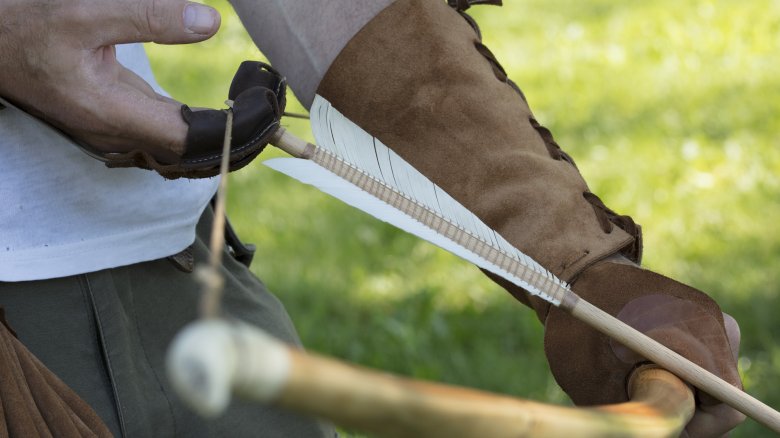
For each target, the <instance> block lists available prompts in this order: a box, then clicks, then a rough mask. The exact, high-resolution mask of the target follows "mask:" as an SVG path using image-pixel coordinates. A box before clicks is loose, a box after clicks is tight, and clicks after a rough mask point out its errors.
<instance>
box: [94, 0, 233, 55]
mask: <svg viewBox="0 0 780 438" xmlns="http://www.w3.org/2000/svg"><path fill="white" fill-rule="evenodd" d="M94 1H96V2H98V3H105V0H94ZM119 3H120V4H119V5H118V7H109V8H106V7H105V6H103V7H100V9H101V10H103V11H104V15H105V16H104V17H103V20H100V21H99V22H100V23H101V26H100V27H101V29H102V30H103V32H101V35H100V39H101V41H98V42H97V44H98V45H100V46H103V45H113V44H123V43H136V42H155V43H161V44H186V43H195V42H199V41H203V40H206V39H208V38H210V37H211V36H212V35H214V34H215V33H216V32H217V30H218V29H219V25H220V22H221V18H220V15H219V12H217V10H216V9H214V8H212V7H210V6H206V5H203V4H200V3H195V2H190V1H186V0H121V1H120V2H119Z"/></svg>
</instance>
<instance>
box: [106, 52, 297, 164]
mask: <svg viewBox="0 0 780 438" xmlns="http://www.w3.org/2000/svg"><path fill="white" fill-rule="evenodd" d="M286 91H287V85H286V81H285V79H284V77H283V76H281V75H280V74H279V73H278V72H276V70H274V69H272V68H271V66H269V65H268V64H264V63H261V62H252V61H245V62H243V63H242V64H241V66H240V67H239V69H238V71H237V73H236V75H235V77H234V79H233V82H232V84H231V86H230V91H229V93H228V97H229V98H230V100H232V101H233V109H232V110H233V131H232V141H231V148H230V165H229V169H230V171H231V172H232V171H234V170H238V169H240V168H242V167H244V166H246V165H247V164H249V163H250V162H251V161H252V160H253V159H254V158H255V157H256V156H257V155H259V154H260V152H262V151H263V149H264V148H265V146H266V145H267V144H268V141H269V140H270V138H271V136H272V135H273V134H274V132H276V130H277V129H278V128H279V122H280V120H281V117H282V114H283V113H284V106H285V104H286V98H285V95H286ZM181 114H182V118H183V119H184V121H185V122H186V123H187V125H188V126H189V130H188V131H187V140H186V144H185V152H184V154H183V155H182V156H181V157H180V159H179V161H178V162H176V163H165V162H161V161H160V160H157V159H156V158H155V157H153V156H152V155H151V154H149V153H148V152H145V151H140V150H136V151H132V152H129V153H126V154H112V155H111V158H110V159H107V160H106V165H107V166H108V167H140V168H144V169H151V170H154V171H156V172H158V173H159V174H160V175H162V176H163V177H165V178H168V179H176V178H208V177H212V176H215V175H217V174H219V165H220V162H221V160H222V144H223V141H224V136H225V124H226V121H227V112H226V111H225V110H213V109H206V110H193V109H192V108H190V107H188V106H187V105H183V106H182V108H181Z"/></svg>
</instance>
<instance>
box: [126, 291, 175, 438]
mask: <svg viewBox="0 0 780 438" xmlns="http://www.w3.org/2000/svg"><path fill="white" fill-rule="evenodd" d="M130 306H131V309H132V312H133V317H132V320H133V325H134V326H135V332H136V334H137V335H138V339H139V341H140V342H139V344H140V347H141V351H142V352H143V355H144V360H146V365H147V366H148V367H149V370H151V372H152V375H153V376H154V380H155V382H157V386H158V388H159V389H160V393H161V394H162V396H163V398H164V399H165V403H166V404H167V405H168V411H169V413H170V415H171V422H172V423H173V436H176V435H177V433H176V430H177V429H178V427H177V426H176V416H175V415H174V413H173V405H172V404H171V400H170V399H169V398H168V393H167V392H166V391H165V388H164V387H163V385H162V382H161V381H160V376H158V375H157V371H155V369H154V367H153V366H152V361H150V360H149V356H148V355H147V354H146V347H145V346H144V339H143V336H142V335H141V330H140V328H139V327H138V318H136V317H135V313H136V312H135V299H134V295H133V294H132V293H131V294H130Z"/></svg>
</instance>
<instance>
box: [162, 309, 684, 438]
mask: <svg viewBox="0 0 780 438" xmlns="http://www.w3.org/2000/svg"><path fill="white" fill-rule="evenodd" d="M168 365H169V375H170V378H171V381H172V382H173V383H174V386H175V388H176V389H177V390H178V391H179V393H180V395H181V396H182V398H183V399H184V400H185V401H186V402H188V403H190V404H191V405H192V406H193V407H194V408H196V410H199V411H200V412H201V413H203V414H205V415H212V416H213V415H217V414H219V412H220V411H221V410H222V409H224V408H225V407H226V405H227V402H228V398H229V394H230V393H231V392H234V393H236V394H237V395H240V396H243V397H244V398H248V399H251V400H254V401H259V402H263V403H271V404H274V405H276V406H280V407H284V408H287V409H290V410H294V411H297V412H299V413H303V414H307V415H312V416H316V417H319V418H325V419H328V420H330V421H332V422H334V423H336V424H338V425H340V426H343V427H346V428H350V429H356V430H360V431H364V432H368V433H371V434H372V436H378V437H426V436H448V437H455V438H457V437H460V438H472V437H473V438H476V437H485V436H490V437H495V438H502V437H518V436H528V437H546V436H566V435H569V436H578V437H609V436H621V437H671V436H678V435H679V433H680V431H681V430H682V429H683V428H684V427H685V425H686V424H687V422H688V420H689V419H690V418H691V416H692V415H693V411H694V401H693V395H692V393H691V391H690V389H689V388H688V387H687V386H686V385H685V384H684V383H683V382H682V381H680V380H679V379H677V378H676V377H675V376H674V375H672V374H670V373H668V372H666V371H664V370H661V369H658V368H655V369H649V370H643V371H641V372H639V373H638V375H637V376H636V377H635V378H633V379H632V387H631V393H632V401H631V402H628V403H623V404H617V405H609V406H601V407H595V408H587V409H585V408H568V407H561V406H553V405H546V404H542V403H537V402H533V401H527V400H521V399H517V398H512V397H508V396H504V395H497V394H491V393H488V392H484V391H478V390H473V389H468V388H462V387H455V386H448V385H443V384H437V383H430V382H423V381H418V380H412V379H406V378H401V377H396V376H392V375H389V374H385V373H379V372H376V371H372V370H369V369H367V368H362V367H357V366H353V365H349V364H346V363H344V362H341V361H337V360H334V359H329V358H325V357H323V356H319V355H316V354H307V353H304V352H302V351H300V350H297V349H292V348H289V347H287V346H285V345H283V344H281V343H279V342H278V341H275V340H274V339H272V338H271V337H269V336H268V335H267V334H265V333H263V332H262V331H261V330H259V329H257V328H254V327H250V326H247V325H244V324H240V323H228V322H225V321H219V320H210V321H201V322H198V323H195V324H193V325H191V326H190V327H188V328H186V329H185V330H184V331H183V332H182V333H181V334H180V335H179V336H177V338H176V339H175V340H174V343H173V346H172V348H171V353H170V354H169V358H168Z"/></svg>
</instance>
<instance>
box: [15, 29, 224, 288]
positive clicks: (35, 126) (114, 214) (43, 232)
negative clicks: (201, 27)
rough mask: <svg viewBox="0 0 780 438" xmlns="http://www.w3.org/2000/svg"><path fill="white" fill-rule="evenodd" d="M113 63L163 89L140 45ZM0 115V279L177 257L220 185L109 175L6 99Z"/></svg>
mask: <svg viewBox="0 0 780 438" xmlns="http://www.w3.org/2000/svg"><path fill="white" fill-rule="evenodd" d="M117 58H118V59H119V60H120V62H121V63H122V64H123V65H125V66H126V67H128V68H129V69H131V70H133V71H134V72H136V73H137V74H138V75H140V76H141V77H142V78H144V79H145V80H146V81H147V82H149V83H150V84H151V85H152V86H153V87H154V88H155V89H156V90H157V91H158V92H160V93H161V92H162V90H161V89H160V87H159V85H157V83H156V82H155V80H154V77H153V75H152V71H151V69H150V67H149V61H148V59H147V57H146V53H145V52H144V49H143V46H142V45H140V44H133V45H127V46H119V47H117ZM2 104H3V105H5V106H6V108H5V109H0V281H24V280H41V279H46V278H56V277H64V276H69V275H75V274H81V273H86V272H94V271H98V270H101V269H106V268H113V267H118V266H124V265H129V264H133V263H138V262H142V261H147V260H154V259H158V258H162V257H167V256H169V255H172V254H175V253H177V252H179V251H181V250H182V249H184V248H186V247H187V246H188V245H190V244H192V242H193V241H194V239H195V225H196V223H197V221H198V218H199V217H200V215H201V213H202V212H203V210H204V208H205V207H206V205H207V204H208V202H209V200H210V199H211V197H212V196H213V194H214V192H215V190H216V186H217V178H210V179H201V180H187V179H179V180H174V181H167V180H165V179H163V178H162V177H161V176H159V175H158V174H156V173H154V172H151V171H147V170H141V169H108V168H107V167H106V166H105V165H104V164H103V163H101V162H99V161H96V160H94V159H92V158H90V157H89V156H87V155H86V154H85V153H83V152H82V151H81V150H79V149H78V148H77V147H76V146H75V145H74V144H73V143H72V142H70V141H69V140H68V139H67V138H65V137H64V136H62V135H61V134H60V133H59V132H57V131H56V130H53V129H51V128H50V127H48V126H47V125H45V124H43V123H41V122H40V121H38V120H37V119H35V118H33V117H31V116H29V115H28V114H26V113H24V112H22V111H20V110H18V109H16V108H14V107H13V106H11V105H9V104H8V103H7V102H6V101H2Z"/></svg>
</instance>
